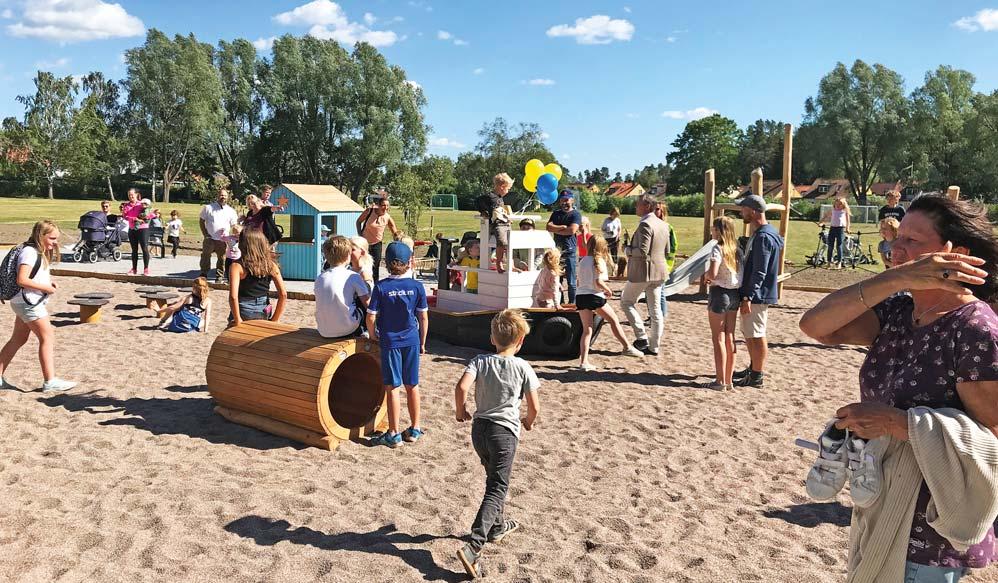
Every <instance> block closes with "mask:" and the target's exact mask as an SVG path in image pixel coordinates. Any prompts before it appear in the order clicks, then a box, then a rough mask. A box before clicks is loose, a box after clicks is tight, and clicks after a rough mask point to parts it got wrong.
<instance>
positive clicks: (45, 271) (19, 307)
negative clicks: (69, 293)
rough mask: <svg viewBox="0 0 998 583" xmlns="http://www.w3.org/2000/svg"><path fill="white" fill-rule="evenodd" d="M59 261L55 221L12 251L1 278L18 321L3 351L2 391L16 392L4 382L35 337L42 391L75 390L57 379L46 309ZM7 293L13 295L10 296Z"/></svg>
mask: <svg viewBox="0 0 998 583" xmlns="http://www.w3.org/2000/svg"><path fill="white" fill-rule="evenodd" d="M58 259H59V227H58V226H57V225H56V224H55V223H53V222H52V221H38V222H37V223H35V226H34V228H33V229H32V230H31V238H30V239H29V240H28V241H27V242H25V243H24V244H23V245H18V246H17V247H15V248H14V249H12V250H11V251H10V253H8V255H7V257H6V258H5V259H4V261H3V269H2V273H0V276H2V277H3V278H4V281H3V284H4V285H3V288H4V299H10V308H11V309H12V310H13V311H14V315H15V316H17V318H16V319H15V320H14V330H13V331H12V332H11V334H10V340H8V341H7V343H6V344H4V346H3V349H0V388H3V389H16V387H14V386H13V385H11V384H10V383H8V382H7V381H6V380H5V379H4V378H3V373H4V372H6V371H7V368H8V367H9V366H10V362H11V361H12V360H14V355H16V354H17V351H18V350H20V348H21V347H22V346H24V343H25V342H27V341H28V337H29V336H30V335H31V334H32V333H33V334H34V335H35V336H36V337H38V360H39V361H40V362H41V366H42V377H43V378H44V379H45V383H44V384H43V385H42V390H43V391H45V392H51V391H65V390H68V389H71V388H73V387H74V386H76V383H73V382H69V381H64V380H62V379H60V378H58V377H56V376H55V357H54V353H55V328H53V327H52V323H51V322H50V321H49V314H48V310H47V309H46V308H45V304H46V303H48V299H49V296H51V295H52V294H54V293H55V290H56V285H55V282H53V281H52V275H51V273H50V272H49V266H50V265H51V264H52V263H54V262H56V261H58ZM8 279H9V280H11V281H8ZM11 283H12V284H13V285H9V284H11ZM8 289H10V291H11V292H14V293H12V294H8V293H7V291H8Z"/></svg>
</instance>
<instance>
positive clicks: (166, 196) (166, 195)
mask: <svg viewBox="0 0 998 583" xmlns="http://www.w3.org/2000/svg"><path fill="white" fill-rule="evenodd" d="M171 184H173V179H172V178H170V179H167V174H166V170H164V171H163V202H164V203H168V202H170V185H171Z"/></svg>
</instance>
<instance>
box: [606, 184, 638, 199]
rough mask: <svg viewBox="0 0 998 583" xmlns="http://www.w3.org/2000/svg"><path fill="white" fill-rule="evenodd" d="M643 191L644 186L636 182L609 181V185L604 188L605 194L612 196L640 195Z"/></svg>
mask: <svg viewBox="0 0 998 583" xmlns="http://www.w3.org/2000/svg"><path fill="white" fill-rule="evenodd" d="M644 193H645V189H644V187H643V186H641V185H640V184H638V183H637V182H611V183H610V186H609V187H608V188H607V189H606V195H607V196H610V197H613V198H627V197H630V196H641V195H642V194H644Z"/></svg>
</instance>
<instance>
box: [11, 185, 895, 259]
mask: <svg viewBox="0 0 998 583" xmlns="http://www.w3.org/2000/svg"><path fill="white" fill-rule="evenodd" d="M115 206H117V205H115ZM155 206H156V208H159V209H160V210H162V211H163V214H164V216H166V217H169V214H170V211H171V210H178V211H180V214H181V219H182V220H183V221H184V223H185V226H186V227H187V232H188V233H189V234H192V235H194V236H197V233H198V230H197V217H198V214H199V213H200V211H201V206H202V205H200V204H189V203H157V204H156V205H155ZM98 208H100V204H99V201H96V200H48V199H39V198H0V209H2V211H0V224H8V223H20V224H31V223H34V222H35V221H38V220H41V219H50V220H54V221H56V222H57V223H58V224H59V226H60V227H61V228H62V229H63V230H64V231H66V232H67V233H75V232H76V222H77V220H79V217H80V215H82V214H83V213H85V212H87V211H90V210H96V209H98ZM394 213H395V215H396V222H398V223H399V224H400V225H401V223H402V220H401V211H399V210H398V209H395V210H394ZM527 214H534V215H539V216H541V217H542V218H541V220H540V221H539V223H540V224H539V226H543V223H544V222H545V221H546V220H547V218H548V216H549V213H547V212H536V213H527ZM588 216H589V220H590V221H592V224H593V226H594V228H596V229H599V226H600V224H601V223H602V222H603V219H604V218H605V217H606V215H600V214H595V213H594V214H589V215H588ZM167 220H169V219H167ZM621 220H622V222H623V224H624V228H625V229H627V231H628V232H631V233H633V232H634V228H635V226H636V225H637V223H638V218H637V217H636V216H634V215H627V216H623V217H621ZM431 221H432V229H431ZM278 222H279V223H281V224H283V225H284V226H285V227H286V226H287V224H288V217H287V216H278ZM669 222H670V223H671V224H672V226H673V227H674V228H675V229H676V236H677V237H678V239H679V252H680V253H682V254H692V253H693V252H694V251H696V250H697V249H698V248H699V247H700V244H701V241H702V240H703V219H702V218H698V217H671V218H670V219H669ZM419 225H420V226H419V236H418V237H417V238H419V239H429V238H431V237H432V236H433V234H434V233H444V234H445V235H447V236H449V237H455V238H460V236H461V235H462V234H463V233H464V232H465V231H476V230H478V213H477V212H475V211H429V210H428V211H426V212H424V213H423V215H422V217H421V219H420V222H419ZM856 229H857V230H861V231H862V232H863V233H864V236H863V246H864V247H866V246H868V245H873V246H874V247H876V244H877V242H878V241H879V240H880V238H879V236H878V235H876V234H875V233H874V231H875V230H876V225H856ZM867 232H870V233H871V234H870V235H866V233H867ZM350 234H353V233H350ZM787 239H788V241H789V243H788V250H787V259H788V260H789V261H792V262H793V263H795V264H798V265H803V263H804V256H805V255H810V254H812V253H814V249H815V247H816V246H817V242H818V226H817V225H815V224H814V223H811V222H808V221H790V233H789V236H788V237H787ZM873 268H874V269H876V270H878V271H879V270H880V269H883V267H882V266H879V265H878V266H873Z"/></svg>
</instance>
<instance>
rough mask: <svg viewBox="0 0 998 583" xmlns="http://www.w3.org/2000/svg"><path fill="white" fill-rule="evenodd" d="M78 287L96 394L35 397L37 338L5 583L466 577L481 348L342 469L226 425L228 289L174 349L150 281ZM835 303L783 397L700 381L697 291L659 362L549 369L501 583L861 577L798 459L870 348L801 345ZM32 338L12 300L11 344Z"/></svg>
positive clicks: (5, 457)
mask: <svg viewBox="0 0 998 583" xmlns="http://www.w3.org/2000/svg"><path fill="white" fill-rule="evenodd" d="M58 281H59V284H60V293H59V294H58V295H57V296H56V297H55V298H53V300H52V301H51V303H50V311H51V312H53V313H54V314H55V315H56V316H55V318H54V321H55V323H56V324H57V325H58V326H59V328H58V331H57V349H56V351H57V367H58V372H59V374H60V375H61V376H63V377H66V378H69V379H73V380H77V381H80V386H79V387H78V388H76V389H74V390H72V391H70V392H69V393H68V394H63V395H56V396H50V395H44V394H42V393H40V392H34V388H35V387H37V386H39V385H40V384H41V379H40V373H39V370H38V365H37V361H36V357H35V350H36V347H37V344H36V343H35V341H34V340H33V339H32V340H31V341H30V343H29V344H28V345H27V346H26V347H25V348H24V349H22V351H21V353H20V354H18V356H17V358H16V359H15V360H14V363H13V366H12V368H11V369H10V372H9V374H8V375H7V377H8V379H9V381H11V382H13V383H15V384H17V385H18V386H20V387H21V388H22V389H23V390H24V392H18V391H0V428H2V430H3V431H2V435H3V439H2V441H0V497H2V501H0V580H3V581H46V582H47V581H144V582H149V581H219V580H225V581H229V582H232V583H236V582H244V581H245V582H249V581H292V580H294V581H352V580H357V579H359V578H362V579H364V580H367V581H437V580H442V581H460V580H464V579H465V575H464V573H463V570H462V568H461V566H460V563H459V562H458V561H457V559H456V557H455V555H454V552H455V550H456V549H457V548H458V547H459V546H460V544H461V543H460V540H459V539H460V537H462V536H464V535H465V534H466V533H467V531H468V529H469V526H470V523H471V521H472V519H473V518H474V515H475V512H476V510H477V506H478V503H479V502H480V500H481V495H482V491H483V488H484V472H483V470H482V469H481V467H480V465H479V463H478V460H477V458H476V457H475V454H474V452H473V450H472V448H471V443H470V435H469V432H470V426H469V425H467V424H459V423H457V422H455V421H454V419H453V413H452V399H453V397H452V395H453V384H454V382H455V381H456V380H457V378H458V377H459V375H460V373H461V371H462V366H463V364H464V363H465V362H466V361H467V360H468V359H469V358H470V357H472V356H474V355H475V354H476V351H474V350H470V349H464V348H459V347H455V346H451V345H448V344H444V343H442V342H438V341H431V343H430V345H429V354H427V355H426V356H425V357H424V361H423V365H422V369H421V371H422V375H423V377H422V381H423V382H422V387H423V412H424V417H425V421H424V427H426V428H428V434H427V436H426V438H425V439H424V440H423V441H422V442H420V443H418V444H416V445H411V446H405V447H403V448H401V449H399V450H388V449H385V448H370V447H365V446H364V445H363V444H358V443H346V444H344V445H342V446H341V447H340V448H339V449H338V450H337V451H335V452H332V453H329V452H325V451H321V450H318V449H312V448H302V447H299V446H297V445H296V444H295V443H293V442H291V441H288V440H285V439H282V438H278V437H274V436H270V435H267V434H265V433H261V432H259V431H256V430H253V429H248V428H244V427H241V426H238V425H234V424H231V423H229V422H227V421H225V420H224V419H222V418H221V417H219V416H217V415H215V414H214V413H213V412H212V402H211V398H210V396H209V395H208V393H207V392H206V390H205V387H204V382H205V376H204V365H205V360H206V357H207V354H208V350H209V348H210V345H211V342H212V339H213V338H214V336H215V335H217V334H218V333H219V332H220V331H221V330H222V327H223V326H224V317H225V315H226V314H227V308H226V307H223V306H222V305H221V304H222V303H224V298H223V296H222V294H221V293H220V292H215V302H216V307H215V314H214V321H213V322H212V325H211V329H210V331H209V333H208V334H206V335H175V334H169V333H164V332H160V331H157V330H154V329H152V325H153V324H154V322H155V320H154V319H153V318H152V317H151V315H150V313H149V312H147V311H146V310H145V308H144V306H143V304H142V301H141V300H140V299H139V298H138V294H137V293H135V292H134V291H133V288H134V286H132V285H128V284H121V283H112V282H102V281H97V280H83V279H75V278H67V277H64V278H61V279H59V280H58ZM98 286H99V287H100V288H101V289H102V290H103V289H106V290H107V291H111V292H113V293H114V294H116V297H115V299H114V300H112V302H111V304H110V305H109V306H108V307H109V308H112V309H110V310H107V312H106V315H105V319H104V321H103V322H102V323H100V324H98V325H80V324H77V323H76V321H75V309H72V308H71V307H70V306H67V305H66V303H65V302H66V300H67V299H69V297H70V296H71V295H72V294H73V293H79V292H83V291H95V290H96V289H97V287H98ZM819 298H820V296H818V295H815V294H808V293H803V292H790V293H788V294H787V297H786V302H785V304H784V305H783V306H781V307H779V308H775V309H773V310H772V312H771V330H772V332H771V335H770V342H771V346H772V356H771V363H770V364H771V365H770V367H769V373H768V375H767V386H766V388H765V389H763V390H756V389H739V390H737V391H735V392H730V393H716V392H712V391H708V390H705V389H702V388H698V384H699V383H702V382H706V381H709V380H710V375H709V371H711V367H712V360H711V355H710V345H709V342H708V335H707V328H706V316H705V311H706V308H705V305H704V302H703V301H691V299H690V298H679V301H673V302H671V303H670V316H669V320H668V322H667V324H666V333H665V345H664V347H663V351H662V356H661V357H659V358H657V359H646V360H645V361H644V362H642V361H640V360H637V359H623V358H620V357H615V356H612V355H611V354H610V353H609V352H605V351H607V350H609V349H611V348H616V342H615V341H613V340H612V338H611V337H610V336H609V334H606V335H603V336H601V337H600V339H599V340H598V342H597V343H596V349H597V351H598V352H597V353H596V356H595V358H594V363H595V364H597V365H599V366H601V367H602V368H601V369H600V370H598V371H596V372H594V373H580V372H577V371H576V370H575V364H576V363H575V362H559V361H534V363H533V364H534V367H535V370H536V371H537V374H538V376H539V377H540V378H541V380H542V383H543V386H542V388H541V393H540V395H541V403H542V412H541V416H540V420H539V423H538V425H537V427H536V428H535V430H534V431H531V432H529V433H527V432H524V437H523V439H522V441H521V443H520V448H519V452H518V454H517V460H516V464H515V466H514V472H513V478H512V489H511V500H510V502H509V504H508V506H507V508H508V510H507V511H508V514H509V516H511V517H515V518H517V519H518V520H520V521H521V522H522V523H523V525H524V526H523V528H522V530H521V531H520V532H518V533H517V534H516V535H514V536H511V537H509V538H508V539H507V540H506V541H504V542H503V543H502V544H501V545H492V546H490V547H487V554H486V567H487V568H488V570H489V573H490V579H491V580H495V581H523V582H526V581H568V580H573V581H645V582H649V583H650V582H659V581H703V582H708V581H709V582H723V581H732V582H733V581H767V582H769V581H787V582H791V581H793V582H832V581H841V580H843V578H844V563H845V555H846V541H847V530H848V523H849V510H848V507H847V506H848V503H849V499H848V496H847V495H844V494H843V495H841V496H840V499H839V502H838V503H825V504H816V503H812V502H810V501H809V500H808V499H807V497H806V496H805V494H804V487H803V478H804V476H805V475H806V472H807V469H808V467H809V465H810V461H811V454H810V453H809V452H805V451H803V450H800V449H798V448H795V447H794V446H793V445H792V442H793V439H794V438H795V437H797V436H806V437H811V438H813V437H814V436H815V435H816V434H817V433H818V432H819V431H820V430H821V428H822V427H823V423H824V422H825V420H826V419H827V418H828V417H829V416H830V415H831V413H832V412H833V411H834V410H835V409H836V408H837V407H838V406H840V405H842V404H845V403H848V402H851V401H853V400H855V399H857V395H858V391H857V382H856V376H857V369H858V366H859V364H860V362H861V360H862V358H863V352H862V351H860V350H857V349H853V348H840V347H832V348H828V347H820V346H817V345H815V344H813V343H812V342H810V341H809V340H808V339H806V338H805V337H804V336H803V335H802V334H801V333H800V332H799V331H798V329H797V325H796V323H797V320H798V319H799V318H800V316H801V314H802V313H803V311H804V310H806V309H807V307H809V306H810V305H812V304H813V303H815V302H816V301H817V300H818V299H819ZM614 304H616V302H614ZM617 307H618V313H619V306H617ZM312 310H313V304H312V303H310V302H291V306H290V308H289V310H288V311H287V313H286V318H285V321H286V322H289V323H294V324H299V325H302V326H311V325H313V322H314V320H313V315H312ZM12 323H13V314H12V313H11V312H10V310H9V308H7V307H6V306H3V307H0V331H3V335H4V336H6V334H7V332H6V331H8V330H10V327H11V326H12ZM628 332H629V330H628ZM740 349H741V352H740V354H739V359H740V360H739V362H740V363H744V362H745V360H746V359H747V357H746V355H745V352H744V346H741V347H740ZM403 418H404V419H405V415H403ZM970 580H971V581H978V582H979V581H998V571H996V570H995V569H993V568H992V569H987V570H984V571H981V572H978V573H975V574H974V575H973V576H972V577H971V579H970Z"/></svg>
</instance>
